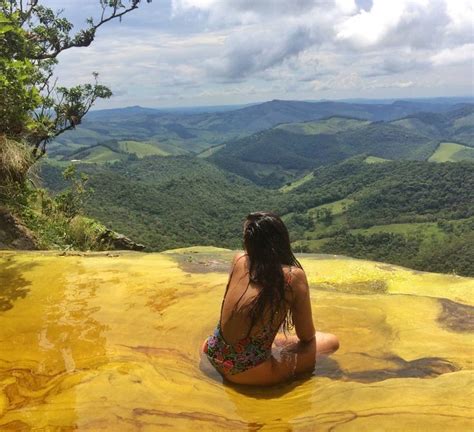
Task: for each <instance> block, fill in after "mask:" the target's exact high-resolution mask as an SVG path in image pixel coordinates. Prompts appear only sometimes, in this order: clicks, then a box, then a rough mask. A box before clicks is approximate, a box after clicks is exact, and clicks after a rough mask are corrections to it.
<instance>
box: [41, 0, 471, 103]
mask: <svg viewBox="0 0 474 432" xmlns="http://www.w3.org/2000/svg"><path fill="white" fill-rule="evenodd" d="M126 1H127V0H124V2H126ZM41 3H42V4H44V5H45V6H49V7H51V8H52V9H54V10H59V9H61V10H63V12H62V14H63V16H65V17H68V18H69V19H70V20H71V21H72V22H73V23H74V29H75V30H79V29H80V28H82V27H84V26H85V19H86V18H87V17H90V16H92V17H97V16H98V15H99V13H100V6H99V0H44V1H42V2H41ZM473 5H474V2H473V1H471V0H153V1H152V2H151V3H149V4H148V3H146V1H145V2H143V4H141V5H140V7H139V9H138V10H135V11H133V12H131V13H130V14H128V15H126V16H124V18H123V19H122V21H121V22H119V21H118V20H117V21H113V22H109V23H107V24H106V25H104V26H103V27H102V28H101V29H100V30H99V31H98V32H97V35H96V39H95V41H94V42H93V44H92V45H91V46H89V47H87V48H77V49H71V50H69V51H65V52H63V53H62V54H61V55H60V56H59V58H58V59H59V65H58V66H57V69H56V72H57V76H58V78H59V82H60V83H61V84H62V85H67V86H69V85H75V84H78V83H84V82H87V81H90V77H91V73H92V72H93V71H96V72H98V73H99V74H100V80H101V82H102V83H103V84H105V85H108V86H109V87H110V88H111V89H112V91H113V93H114V96H113V97H112V98H111V99H110V100H108V101H101V102H99V103H98V104H97V106H96V107H97V108H112V107H123V106H131V105H141V106H147V107H178V106H203V105H227V104H244V103H253V102H263V101H267V100H272V99H291V100H321V99H347V98H413V97H440V96H441V97H442V96H467V95H473V94H474V11H473Z"/></svg>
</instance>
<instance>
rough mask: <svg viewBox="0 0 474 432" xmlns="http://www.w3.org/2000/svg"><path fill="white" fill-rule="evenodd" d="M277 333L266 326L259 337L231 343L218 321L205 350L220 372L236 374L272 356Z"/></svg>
mask: <svg viewBox="0 0 474 432" xmlns="http://www.w3.org/2000/svg"><path fill="white" fill-rule="evenodd" d="M275 334H276V332H275V331H272V329H271V328H265V329H264V331H263V332H262V333H260V334H259V335H258V337H257V336H249V337H246V338H244V339H241V340H239V341H238V342H237V343H236V344H235V345H230V344H228V343H227V342H226V341H225V339H224V337H223V336H222V331H221V326H220V323H218V324H217V327H216V329H215V331H214V334H213V335H212V336H209V337H208V339H207V344H206V346H207V348H206V351H205V352H206V354H207V358H208V359H209V361H210V362H211V364H212V365H213V366H214V367H215V368H216V369H217V370H218V371H219V372H221V373H223V374H230V375H235V374H237V373H240V372H244V371H246V370H247V369H250V368H252V367H254V366H257V365H258V364H260V363H263V362H264V361H265V360H267V359H268V358H269V357H270V355H271V353H272V343H273V339H274V338H275Z"/></svg>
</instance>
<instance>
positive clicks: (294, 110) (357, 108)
mask: <svg viewBox="0 0 474 432" xmlns="http://www.w3.org/2000/svg"><path fill="white" fill-rule="evenodd" d="M464 105H465V104H459V103H457V101H452V100H449V99H447V100H441V101H440V100H438V101H430V100H427V101H416V100H414V101H395V102H393V103H389V104H381V103H377V104H364V103H347V102H331V101H327V102H299V101H282V100H274V101H270V102H265V103H262V104H255V105H251V106H248V107H244V108H239V109H235V110H230V111H218V112H205V113H189V112H187V111H186V112H179V111H178V112H176V111H173V112H166V111H162V110H154V109H150V108H141V107H132V108H124V109H114V110H104V111H96V112H91V113H90V114H89V115H88V116H87V117H86V118H85V119H84V121H83V123H82V124H81V125H79V126H78V127H77V128H76V130H74V131H69V132H66V133H64V134H62V135H60V136H59V137H58V138H57V139H56V140H55V141H54V142H53V143H52V144H51V145H50V150H49V152H50V155H51V156H60V157H63V156H67V155H70V154H72V153H74V152H76V151H77V150H78V149H80V148H85V147H89V146H92V145H97V144H100V143H101V142H104V141H109V140H117V141H130V140H131V141H138V142H146V143H149V144H152V145H154V146H157V147H158V148H162V146H165V147H166V148H168V150H166V149H165V150H166V151H168V152H169V153H171V154H175V153H173V152H172V151H171V152H170V151H169V148H170V146H171V147H175V148H178V149H180V152H181V153H182V152H183V151H184V152H199V151H202V150H204V149H206V148H209V147H211V146H213V145H218V144H221V143H224V142H226V141H229V140H233V139H236V138H241V137H245V136H248V135H251V134H252V133H255V132H258V131H262V130H265V129H268V128H271V127H273V126H275V125H277V124H280V123H293V122H302V121H308V120H315V119H321V118H326V117H330V116H349V117H355V118H358V119H368V120H371V121H380V120H384V121H389V120H394V119H399V118H402V117H406V116H408V115H411V114H414V113H417V112H420V111H429V112H433V113H444V112H446V111H449V110H452V109H454V108H455V107H462V106H464Z"/></svg>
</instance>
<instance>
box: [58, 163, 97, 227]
mask: <svg viewBox="0 0 474 432" xmlns="http://www.w3.org/2000/svg"><path fill="white" fill-rule="evenodd" d="M63 177H64V179H65V180H67V181H70V183H71V186H70V187H69V188H67V189H65V190H63V191H62V192H61V193H60V194H58V195H57V196H56V197H55V202H56V204H57V208H58V210H59V211H61V212H62V213H63V214H64V216H65V217H66V218H67V219H69V220H70V219H72V218H74V217H75V216H78V215H79V214H80V213H81V212H82V211H83V208H84V202H85V201H86V199H87V197H88V196H90V194H91V192H92V189H90V188H87V187H86V183H87V180H88V176H87V175H86V174H84V173H78V172H77V169H76V166H75V165H70V166H69V167H67V168H66V169H65V170H64V171H63Z"/></svg>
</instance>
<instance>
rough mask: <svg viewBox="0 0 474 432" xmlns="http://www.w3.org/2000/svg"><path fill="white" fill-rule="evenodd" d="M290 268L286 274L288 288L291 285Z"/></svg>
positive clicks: (291, 275) (291, 274)
mask: <svg viewBox="0 0 474 432" xmlns="http://www.w3.org/2000/svg"><path fill="white" fill-rule="evenodd" d="M291 269H292V267H291V266H290V269H289V270H288V273H287V274H286V284H287V285H288V286H290V284H291V279H292V278H293V273H291Z"/></svg>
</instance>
